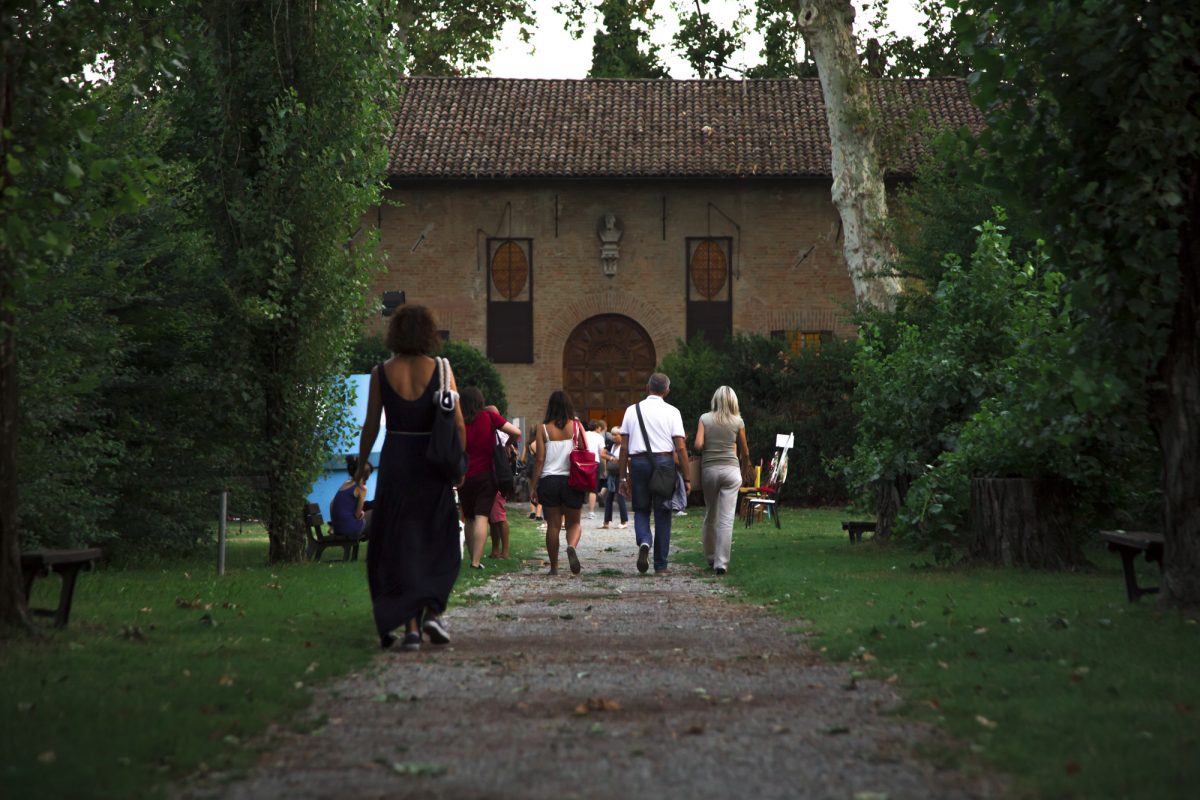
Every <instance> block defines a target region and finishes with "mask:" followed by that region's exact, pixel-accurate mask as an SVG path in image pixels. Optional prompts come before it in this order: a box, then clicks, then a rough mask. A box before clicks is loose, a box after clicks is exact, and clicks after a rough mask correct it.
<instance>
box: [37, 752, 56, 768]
mask: <svg viewBox="0 0 1200 800" xmlns="http://www.w3.org/2000/svg"><path fill="white" fill-rule="evenodd" d="M37 760H38V763H39V764H46V765H47V766H49V765H50V764H53V763H54V762H55V761H57V760H58V756H57V755H56V754H55V752H54V751H53V750H47V751H46V752H44V753H39V754H38V757H37Z"/></svg>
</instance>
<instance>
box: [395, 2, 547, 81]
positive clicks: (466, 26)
mask: <svg viewBox="0 0 1200 800" xmlns="http://www.w3.org/2000/svg"><path fill="white" fill-rule="evenodd" d="M378 13H379V18H380V20H381V21H382V22H384V23H385V24H395V26H396V28H395V30H396V33H397V35H398V39H399V42H398V43H399V45H400V48H399V49H398V50H397V51H395V52H394V53H393V57H394V58H396V59H397V62H398V63H399V65H400V67H401V69H403V71H404V72H405V73H407V74H409V75H471V74H475V73H478V72H481V71H483V70H484V69H485V68H486V65H487V61H488V59H489V58H491V55H492V48H493V46H494V44H495V41H496V38H497V36H498V35H499V32H500V29H501V28H503V27H504V25H505V23H507V22H509V21H516V22H517V23H519V24H520V26H521V28H520V35H521V38H522V39H524V40H526V41H528V40H529V30H528V27H527V26H532V24H533V21H534V20H533V15H532V14H531V13H530V10H529V0H395V2H394V5H393V3H392V2H386V1H385V2H380V3H379V11H378Z"/></svg>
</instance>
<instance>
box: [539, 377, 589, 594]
mask: <svg viewBox="0 0 1200 800" xmlns="http://www.w3.org/2000/svg"><path fill="white" fill-rule="evenodd" d="M576 436H582V426H581V425H580V424H579V421H578V420H577V419H575V409H574V406H572V405H571V398H570V397H569V396H567V393H566V392H564V391H562V390H561V389H559V390H558V391H555V392H551V394H550V400H549V402H547V403H546V418H545V421H544V422H543V423H542V424H541V425H539V426H538V429H537V460H536V461H535V462H534V464H533V471H532V472H531V473H530V476H529V500H530V502H533V503H540V504H541V506H542V514H543V515H544V516H545V518H546V552H547V553H548V554H549V556H550V574H551V575H557V574H558V529H559V527H560V526H561V524H562V522H563V520H566V525H567V560H568V561H569V562H570V565H571V572H572V574H575V575H578V574H579V571H580V565H579V556H578V555H576V553H575V548H576V547H578V546H579V537H580V535H581V534H582V533H583V530H582V528H581V527H580V523H579V518H580V516H581V511H582V509H583V492H580V491H578V490H577V489H572V488H571V487H570V486H568V485H567V475H568V474H570V471H571V450H573V449H574V448H575V437H576Z"/></svg>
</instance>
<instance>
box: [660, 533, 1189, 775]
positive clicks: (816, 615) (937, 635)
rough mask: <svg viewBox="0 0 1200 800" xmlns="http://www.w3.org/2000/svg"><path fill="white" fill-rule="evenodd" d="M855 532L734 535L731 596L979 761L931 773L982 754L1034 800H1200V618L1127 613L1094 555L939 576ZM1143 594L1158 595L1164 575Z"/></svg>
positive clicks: (1115, 571) (1112, 577)
mask: <svg viewBox="0 0 1200 800" xmlns="http://www.w3.org/2000/svg"><path fill="white" fill-rule="evenodd" d="M692 513H693V515H696V514H697V513H701V514H702V513H703V512H702V511H700V512H697V511H694V512H692ZM850 518H854V517H851V516H849V515H847V514H845V513H843V512H838V511H829V510H808V511H790V510H785V512H784V519H785V524H784V526H783V530H782V531H777V530H776V529H775V528H774V527H773V526H771V525H769V524H766V525H762V524H756V525H754V526H753V527H751V528H749V529H745V528H742V527H741V526H740V525H739V526H738V527H737V528H736V529H735V533H734V547H733V556H732V561H731V564H730V571H729V574H728V575H727V576H725V578H722V579H721V580H726V581H728V582H729V583H731V584H733V585H734V586H737V587H738V588H739V589H741V590H742V592H743V593H744V596H745V599H746V600H747V601H750V602H756V603H759V602H761V603H768V604H770V605H771V607H772V608H773V609H774V610H775V611H776V612H777V613H779V614H782V615H784V616H786V617H788V618H791V619H795V620H797V621H798V625H799V629H800V630H803V631H805V632H806V633H807V634H808V635H810V636H812V644H813V646H814V647H816V648H817V649H818V650H820V651H821V652H824V653H825V654H826V655H827V656H828V657H829V658H831V659H834V660H837V661H845V662H848V663H847V666H846V671H847V681H848V682H849V681H850V679H851V677H852V673H854V672H862V673H865V674H868V675H871V676H874V677H882V678H891V679H892V680H893V681H894V682H895V683H896V685H897V686H898V688H899V689H900V690H901V691H902V693H903V694H904V697H905V698H906V701H907V703H906V706H905V708H904V709H903V711H902V713H903V714H906V715H910V716H912V717H916V718H919V719H926V720H935V721H937V722H939V723H942V724H943V725H945V727H946V728H947V729H948V730H950V731H951V732H952V733H953V734H954V735H955V736H956V737H958V738H959V739H960V740H961V741H962V742H964V743H966V746H967V747H968V748H969V752H968V753H964V754H956V753H935V754H931V755H933V756H934V757H936V758H939V759H945V760H948V761H951V762H952V763H953V762H954V761H956V760H958V758H959V756H960V755H970V752H973V753H976V754H979V756H980V757H982V758H983V759H984V760H985V761H986V762H990V763H991V764H992V765H994V766H995V767H997V768H999V769H1001V770H1003V771H1005V772H1007V773H1009V774H1010V775H1012V776H1014V778H1016V779H1017V789H1018V793H1019V794H1028V795H1032V796H1037V797H1071V798H1126V797H1128V798H1171V797H1180V798H1182V797H1193V796H1195V795H1196V792H1197V791H1200V788H1198V787H1200V755H1197V754H1198V753H1200V717H1198V714H1200V682H1198V681H1197V678H1198V677H1200V624H1197V619H1196V617H1195V616H1194V615H1193V616H1185V615H1180V614H1178V613H1174V612H1163V611H1160V610H1158V609H1157V608H1156V607H1155V605H1154V598H1152V597H1151V598H1144V599H1143V600H1142V602H1141V603H1139V604H1134V605H1131V604H1129V603H1128V602H1127V601H1126V599H1125V590H1124V583H1123V581H1122V578H1121V570H1120V559H1119V558H1117V557H1116V556H1114V555H1111V554H1109V553H1107V552H1105V551H1104V550H1103V549H1102V548H1099V547H1096V548H1093V549H1090V550H1089V551H1088V556H1089V558H1090V559H1091V560H1092V562H1093V563H1094V564H1095V567H1096V568H1095V569H1094V570H1089V571H1085V572H1081V573H1072V574H1054V573H1037V572H1029V571H1023V570H995V569H966V568H954V569H944V568H934V567H931V566H929V565H928V564H927V561H926V559H925V558H924V557H923V556H920V555H918V554H915V553H912V552H911V551H908V550H905V549H903V548H900V547H895V546H891V547H887V546H880V545H876V544H874V543H871V542H869V541H868V542H864V543H863V544H860V545H854V546H851V545H850V544H849V542H848V538H847V537H846V535H845V534H844V533H842V531H841V525H840V523H841V520H843V519H850ZM689 521H690V520H689ZM684 536H694V537H697V538H696V539H694V540H693V541H691V542H688V541H685V540H684V539H683V537H681V540H680V542H679V543H680V544H681V545H683V546H686V547H688V548H689V551H690V552H689V554H688V555H687V556H686V557H685V559H686V560H691V561H692V562H693V563H697V564H701V563H702V560H701V556H700V550H699V547H700V545H699V539H698V536H699V531H698V529H697V530H696V531H695V532H694V533H691V532H689V533H685V534H684ZM1142 563H1144V562H1142ZM1140 580H1141V583H1142V584H1143V585H1146V584H1150V585H1154V584H1156V583H1157V582H1158V576H1157V574H1156V569H1155V568H1154V567H1153V566H1147V568H1146V570H1145V571H1144V573H1143V574H1142V575H1141V577H1140ZM892 676H895V677H894V678H892Z"/></svg>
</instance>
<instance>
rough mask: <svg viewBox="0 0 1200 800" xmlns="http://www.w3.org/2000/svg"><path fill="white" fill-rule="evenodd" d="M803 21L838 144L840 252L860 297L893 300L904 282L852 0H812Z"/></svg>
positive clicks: (879, 304) (873, 302)
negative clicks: (895, 265) (893, 267)
mask: <svg viewBox="0 0 1200 800" xmlns="http://www.w3.org/2000/svg"><path fill="white" fill-rule="evenodd" d="M797 23H798V25H799V26H800V30H801V32H802V33H803V34H804V41H805V43H806V44H807V45H808V49H809V51H810V52H811V53H812V55H813V59H814V60H815V61H816V64H817V71H818V73H819V75H820V78H821V91H822V94H823V95H824V98H825V115H826V118H827V120H828V123H829V143H830V146H831V148H832V152H831V163H832V168H833V202H834V205H836V206H837V209H838V213H839V214H840V215H841V220H842V235H843V239H842V254H843V255H844V256H845V259H846V267H847V269H848V270H849V272H850V280H851V281H852V282H853V283H854V294H855V296H856V297H857V298H858V301H859V302H860V303H865V304H867V305H870V306H873V307H875V308H881V309H887V308H891V307H892V303H893V299H894V297H895V296H896V295H897V294H899V292H900V281H899V279H898V278H897V277H895V275H893V274H891V271H890V266H889V265H890V264H891V262H892V261H893V260H894V258H895V251H894V248H893V246H892V242H891V238H890V236H889V234H888V230H887V226H886V224H885V223H886V220H887V194H886V192H885V189H884V183H883V175H884V173H883V162H882V160H881V159H880V156H879V145H878V143H877V134H878V124H877V121H876V115H875V109H874V107H873V104H872V102H871V94H870V89H869V86H868V83H867V74H866V72H865V71H864V69H863V67H862V63H861V60H860V58H859V55H858V50H857V48H856V46H855V40H854V31H853V26H854V6H853V4H851V2H850V0H806V2H804V3H802V4H801V6H800V8H799V11H798V16H797Z"/></svg>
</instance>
